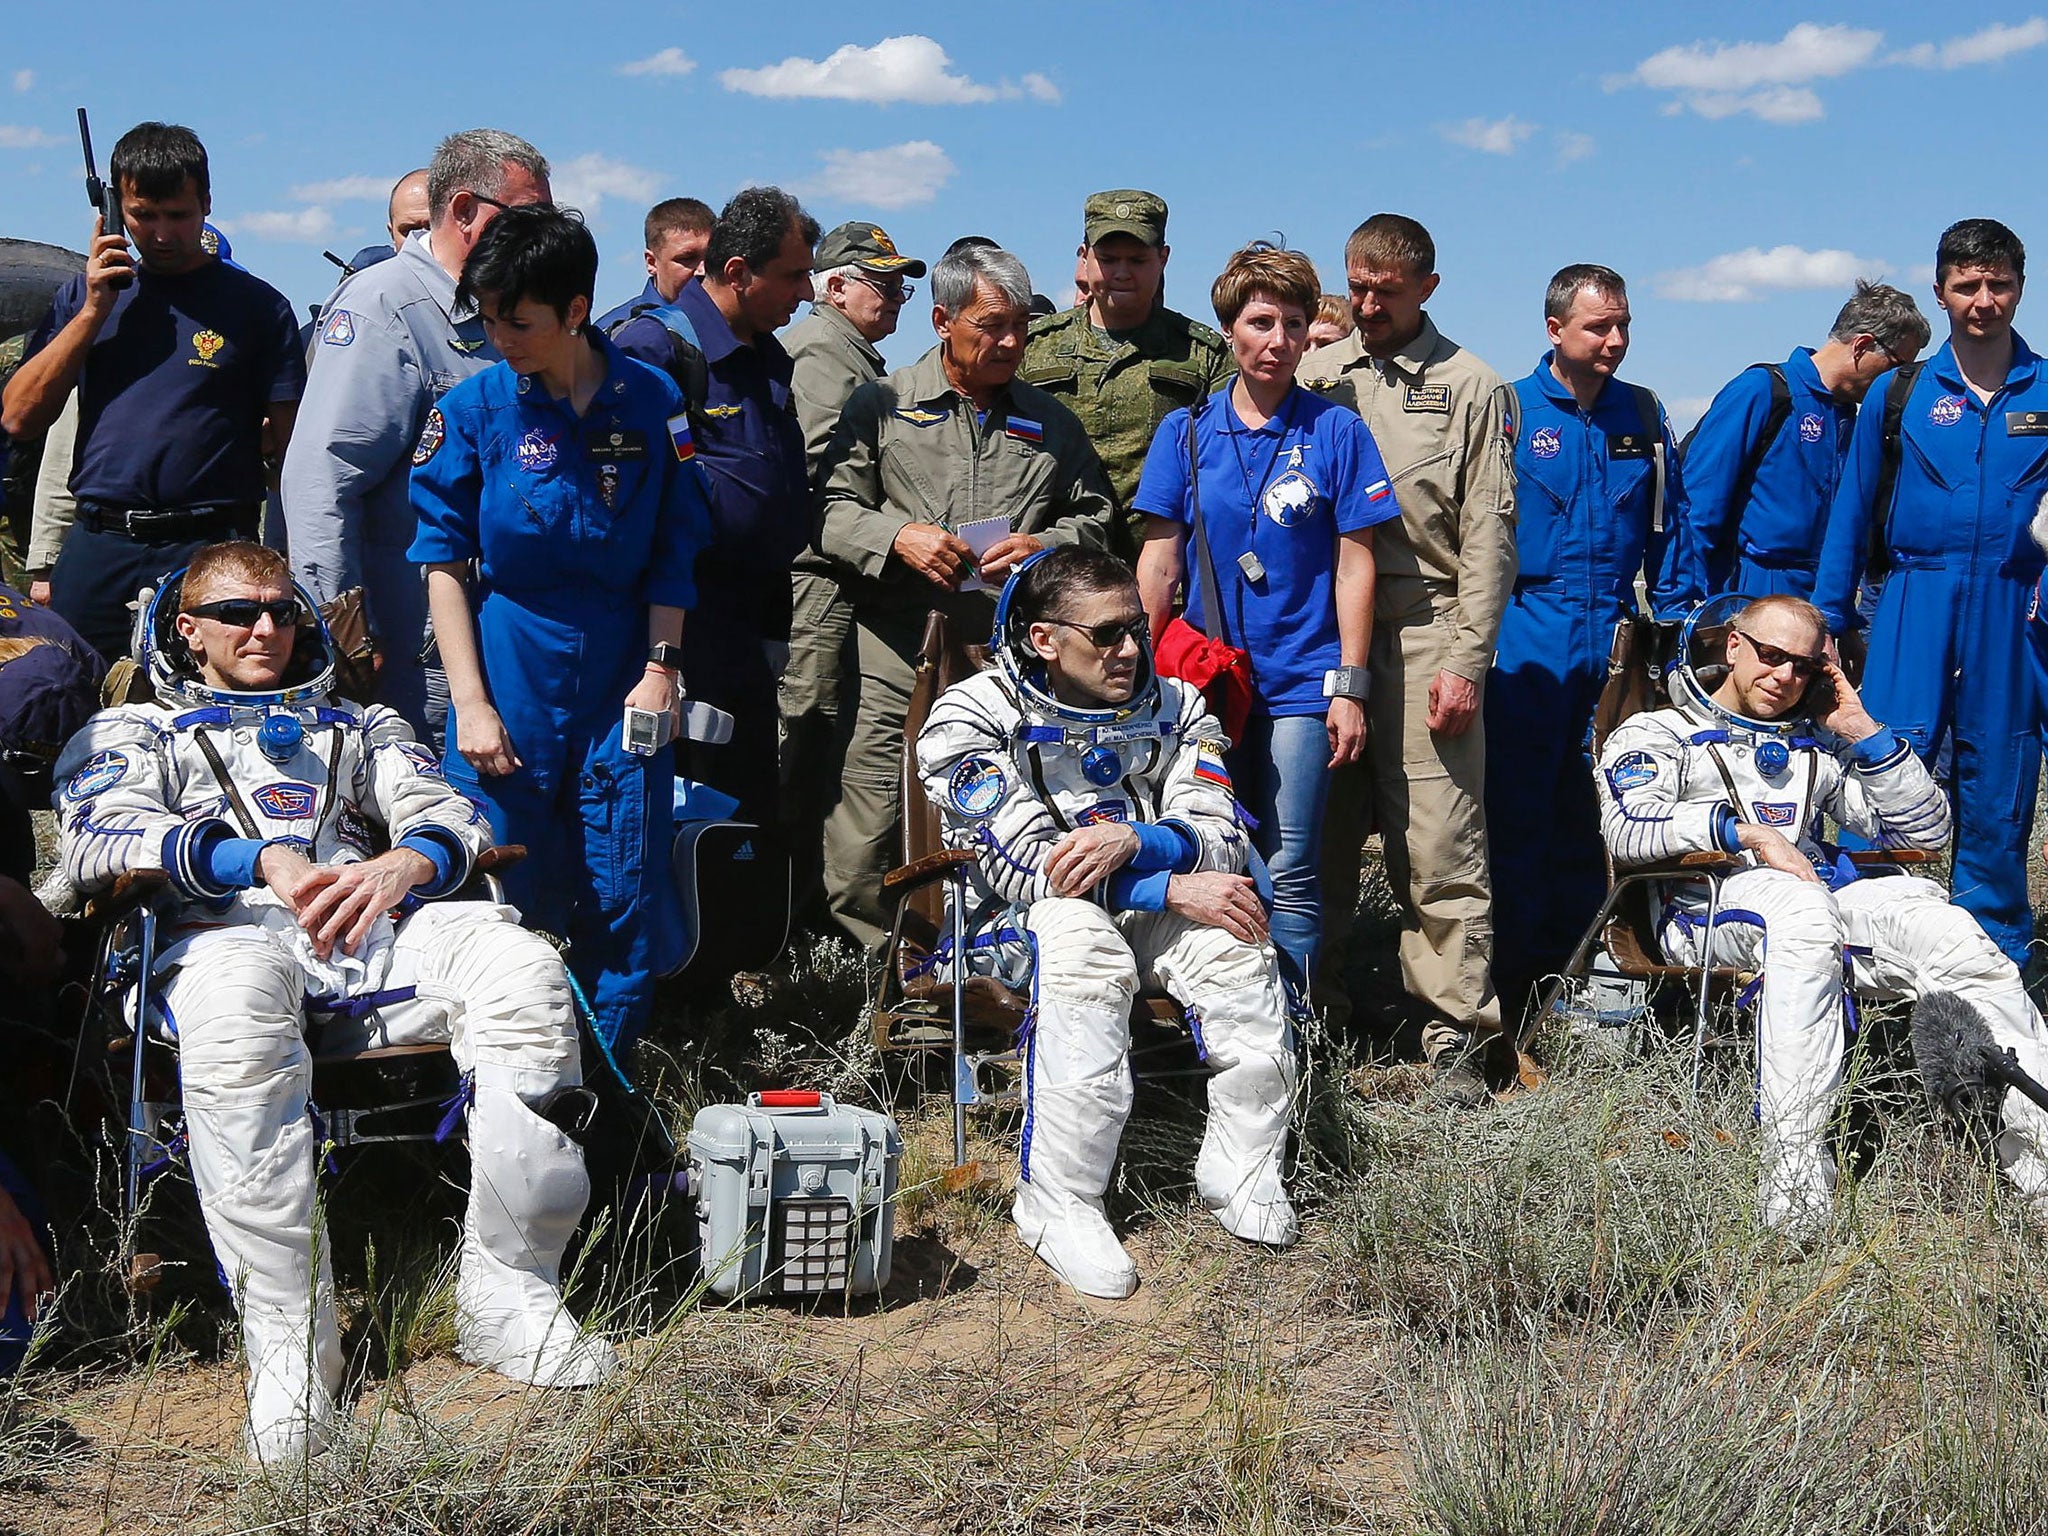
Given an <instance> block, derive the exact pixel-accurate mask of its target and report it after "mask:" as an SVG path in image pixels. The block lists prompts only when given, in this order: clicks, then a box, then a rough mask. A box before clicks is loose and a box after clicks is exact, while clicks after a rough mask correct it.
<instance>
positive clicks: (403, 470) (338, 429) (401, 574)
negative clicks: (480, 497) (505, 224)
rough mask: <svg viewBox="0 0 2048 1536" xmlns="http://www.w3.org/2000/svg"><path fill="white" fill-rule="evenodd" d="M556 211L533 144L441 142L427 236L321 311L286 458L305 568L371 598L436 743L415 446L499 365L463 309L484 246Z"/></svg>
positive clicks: (412, 239)
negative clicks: (466, 266) (519, 221)
mask: <svg viewBox="0 0 2048 1536" xmlns="http://www.w3.org/2000/svg"><path fill="white" fill-rule="evenodd" d="M551 199H552V193H551V191H550V188H549V185H548V163H547V161H546V159H545V158H543V157H542V155H541V153H540V151H539V150H537V149H535V148H534V147H533V146H532V145H531V144H529V143H527V142H526V140H524V139H522V138H518V137H516V136H515V135H513V134H509V133H504V132H501V131H499V130H498V129H495V128H472V129H470V130H468V131H467V132H464V133H456V134H451V135H449V137H448V138H446V139H444V140H442V141H441V147H440V148H439V149H437V150H435V151H434V158H433V162H432V163H431V164H430V165H429V166H428V167H427V216H428V224H427V227H426V228H425V229H423V230H416V231H414V232H413V233H412V234H411V235H408V236H407V237H406V240H405V244H404V246H403V247H402V248H401V249H400V250H399V252H398V254H397V255H396V256H395V257H393V258H392V259H391V260H390V261H383V262H379V263H378V264H377V265H375V266H373V267H369V268H367V269H365V270H364V271H361V272H356V273H353V274H351V275H350V276H348V277H345V278H343V279H342V281H341V286H340V287H338V288H336V289H335V290H334V293H333V294H332V295H331V296H330V297H329V298H328V300H327V302H326V303H325V304H324V305H322V306H321V309H320V336H319V340H318V341H317V342H316V343H315V344H314V347H313V356H312V371H311V373H310V374H309V376H308V379H307V384H306V398H305V400H304V402H303V403H302V404H301V405H300V408H299V429H298V431H297V432H295V433H294V434H293V438H292V445H291V448H290V450H289V451H288V452H287V453H286V455H285V461H284V478H283V482H282V487H281V497H282V500H283V503H284V517H285V526H286V528H287V530H288V531H289V537H290V541H291V555H292V565H293V568H294V570H295V571H296V573H297V575H298V577H299V579H300V580H301V581H303V582H304V583H305V584H306V586H307V587H308V589H310V590H311V592H312V594H313V597H314V600H315V601H316V602H323V603H324V602H327V601H328V600H330V599H331V598H333V597H334V596H335V595H336V594H337V593H340V592H344V591H346V590H348V589H349V588H350V587H361V588H362V589H363V596H364V601H365V606H366V608H367V611H368V614H369V620H370V628H371V630H372V632H373V633H374V634H375V636H376V638H377V644H378V649H379V651H380V652H381V653H382V655H383V668H382V671H381V672H380V673H379V676H378V693H379V698H380V700H381V702H383V703H384V704H387V705H389V706H390V707H391V708H392V709H394V710H396V711H397V712H398V713H399V714H401V715H403V716H404V717H405V720H406V723H407V724H409V725H410V726H411V727H412V728H413V730H414V731H415V732H416V733H418V734H419V736H420V738H421V739H422V740H427V739H432V740H433V742H434V743H435V745H436V746H437V747H438V746H439V744H440V740H441V729H442V726H443V724H444V723H445V720H446V717H447V696H448V695H447V684H446V682H445V680H441V679H440V677H439V673H440V669H439V667H438V666H435V667H433V668H432V674H433V677H432V679H431V680H430V677H429V669H428V667H427V665H426V662H425V658H424V657H423V654H422V653H423V652H424V651H425V650H426V648H427V643H428V641H427V603H426V594H425V590H424V588H423V587H422V586H421V583H420V574H419V568H418V567H417V566H415V565H414V564H413V563H412V561H411V560H409V559H407V558H406V550H407V548H408V546H410V545H411V543H412V538H413V532H414V529H413V512H412V502H411V501H410V499H409V498H408V494H407V489H408V485H409V483H410V479H411V474H412V456H413V450H414V446H415V445H416V444H417V443H418V442H419V436H420V428H421V426H422V425H423V424H424V423H425V421H426V418H427V412H428V411H429V410H430V409H432V408H433V405H434V402H435V401H437V400H439V399H440V398H441V396H442V395H444V394H446V393H447V392H448V391H449V390H450V389H452V388H454V386H455V385H457V384H459V383H461V382H462V381H463V380H464V379H466V378H468V377H469V376H470V375H472V374H474V373H479V372H481V371H482V370H483V369H485V368H487V367H489V366H490V365H491V364H492V363H494V362H496V361H497V360H498V350H497V348H495V347H493V346H492V345H491V344H490V341H489V340H488V339H487V338H486V337H485V335H484V327H483V321H482V320H481V319H480V318H478V316H477V313H476V311H475V310H474V309H461V310H458V309H457V307H456V303H455V283H456V279H458V278H459V277H460V276H461V275H462V264H463V262H464V261H465V260H466V259H467V258H468V256H469V252H470V248H471V247H472V246H474V245H475V244H476V242H477V239H478V237H479V236H481V235H482V234H483V232H484V227H485V226H486V225H488V224H489V223H490V222H491V220H492V219H494V218H496V217H497V216H498V210H499V209H501V208H508V207H519V206H522V205H524V204H527V203H545V202H549V201H551ZM430 693H431V695H432V697H433V702H432V704H431V706H430V704H429V695H430Z"/></svg>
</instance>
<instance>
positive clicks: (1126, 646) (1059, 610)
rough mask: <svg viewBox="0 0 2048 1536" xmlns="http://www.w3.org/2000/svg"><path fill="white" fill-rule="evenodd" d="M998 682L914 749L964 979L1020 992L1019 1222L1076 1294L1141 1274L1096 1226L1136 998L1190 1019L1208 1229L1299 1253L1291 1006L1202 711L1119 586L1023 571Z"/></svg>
mask: <svg viewBox="0 0 2048 1536" xmlns="http://www.w3.org/2000/svg"><path fill="white" fill-rule="evenodd" d="M995 649H996V653H997V660H998V666H997V668H996V669H994V670H991V671H987V672H983V673H981V674H979V675H977V676H975V677H972V678H969V679H967V680H966V681H964V682H961V683H959V684H956V685H955V686H954V687H952V688H949V689H947V690H946V692H945V693H944V694H942V695H941V696H940V697H939V699H938V700H937V702H936V703H934V704H933V706H932V711H931V715H930V717H929V719H928V721H927V722H926V725H925V728H924V731H923V733H922V734H921V735H920V736H919V737H918V742H917V766H918V773H919V775H920V777H921V778H922V780H923V782H924V785H925V789H926V792H927V794H928V795H929V796H930V798H931V801H932V803H933V804H934V805H936V806H938V807H939V808H940V810H941V813H942V815H943V817H944V820H945V825H946V830H947V841H948V843H949V844H950V845H951V846H953V847H957V848H971V849H973V850H975V851H976V852H977V853H978V854H979V855H980V857H979V859H978V861H977V862H976V863H975V865H973V866H972V867H971V868H970V870H969V873H968V893H967V899H968V900H969V902H970V903H971V904H972V905H971V907H970V910H969V913H968V925H967V926H968V933H969V953H970V957H971V958H970V961H969V966H970V969H973V970H976V971H981V972H987V973H993V974H997V975H1000V976H1002V977H1003V978H1004V979H1005V980H1007V981H1009V982H1011V983H1013V984H1021V983H1023V982H1024V980H1025V979H1026V978H1027V976H1028V978H1029V984H1030V986H1031V989H1032V1001H1031V1014H1030V1024H1029V1025H1028V1030H1027V1034H1026V1038H1025V1044H1024V1051H1025V1056H1024V1092H1025V1101H1026V1111H1025V1119H1024V1131H1023V1146H1022V1174H1021V1178H1020V1180H1019V1183H1018V1186H1017V1200H1016V1205H1015V1208H1014V1213H1013V1214H1014V1217H1015V1220H1016V1223H1017V1231H1018V1235H1019V1236H1020V1237H1022V1239H1023V1240H1024V1243H1025V1245H1026V1246H1027V1247H1029V1248H1030V1249H1031V1250H1032V1251H1033V1252H1034V1253H1036V1254H1037V1255H1038V1256H1039V1257H1040V1258H1041V1259H1043V1260H1044V1261H1045V1262H1046V1263H1047V1264H1049V1265H1050V1266H1051V1267H1052V1268H1053V1270H1054V1271H1055V1272H1056V1273H1057V1274H1058V1275H1059V1276H1060V1278H1061V1279H1063V1280H1065V1281H1066V1282H1067V1283H1068V1284H1069V1285H1071V1286H1072V1287H1073V1288H1074V1289H1075V1290H1077V1291H1080V1292H1082V1293H1083V1294H1085V1295H1090V1296H1106V1297H1123V1296H1128V1295H1129V1294H1130V1293H1131V1292H1132V1291H1133V1290H1134V1289H1135V1288H1136V1286H1137V1283H1138V1274H1137V1270H1136V1268H1135V1267H1134V1266H1133V1265H1132V1263H1131V1259H1130V1256H1129V1255H1128V1254H1127V1253H1126V1252H1125V1251H1124V1248H1123V1245H1122V1244H1121V1243H1120V1242H1119V1241H1118V1240H1117V1236H1116V1233H1115V1232H1114V1231H1113V1230H1112V1229H1111V1227H1110V1224H1109V1219H1108V1217H1107V1216H1106V1214H1105V1213H1104V1210H1103V1202H1102V1197H1103V1192H1104V1190H1106V1189H1107V1188H1108V1185H1109V1177H1110V1171H1111V1169H1112V1167H1113V1165H1114V1164H1115V1162H1116V1151H1117V1142H1118V1140H1119V1139H1120V1137H1121V1135H1122V1133H1123V1126H1124V1121H1125V1119H1126V1118H1127V1117H1128V1116H1129V1114H1130V1111H1131V1096H1132V1090H1131V1070H1130V1063H1129V1061H1128V1059H1127V1053H1128V1050H1129V1046H1130V1013H1131V1001H1132V999H1133V997H1134V996H1135V995H1136V993H1137V991H1138V985H1139V980H1140V978H1141V977H1142V978H1144V979H1146V980H1147V981H1150V982H1153V983H1155V984H1158V985H1163V986H1164V987H1165V988H1166V989H1167V991H1169V992H1170V993H1172V995H1173V996H1174V998H1175V999H1176V1000H1177V1001H1178V1002H1179V1003H1180V1004H1181V1005H1182V1006H1183V1007H1184V1008H1186V1009H1187V1012H1188V1018H1189V1020H1190V1022H1191V1024H1192V1025H1193V1027H1194V1030H1195V1034H1196V1040H1197V1044H1198V1047H1199V1048H1200V1050H1201V1051H1202V1052H1203V1054H1204V1057H1205V1059H1206V1061H1207V1063H1208V1066H1209V1069H1210V1071H1211V1073H1212V1074H1213V1076H1212V1077H1211V1078H1210V1080H1209V1118H1208V1127H1207V1131H1206V1133H1205V1135H1204V1136H1203V1138H1202V1147H1201V1153H1200V1155H1199V1156H1198V1157H1197V1159H1196V1162H1195V1187H1196V1192H1197V1194H1198V1196H1199V1198H1200V1199H1201V1201H1202V1203H1203V1204H1204V1205H1205V1206H1206V1207H1207V1208H1208V1209H1209V1210H1210V1211H1211V1212H1212V1213H1213V1214H1214V1215H1215V1217H1216V1219H1217V1220H1218V1221H1219V1222H1221V1223H1222V1225H1223V1227H1224V1229H1225V1230H1226V1231H1228V1232H1230V1233H1232V1234H1233V1235H1235V1236H1237V1237H1241V1238H1244V1239H1246V1240H1248V1241H1251V1242H1258V1243H1267V1244H1272V1245H1275V1246H1280V1245H1285V1244H1288V1243H1292V1242H1293V1241H1294V1240H1295V1237H1296V1236H1297V1235H1298V1227H1297V1225H1296V1222H1295V1216H1294V1208H1293V1206H1292V1205H1290V1204H1289V1202H1288V1199H1287V1192H1286V1189H1285V1188H1284V1187H1283V1186H1282V1183H1281V1178H1280V1164H1281V1156H1282V1153H1283V1152H1284V1150H1285V1147H1286V1142H1287V1121H1288V1111H1289V1108H1290V1105H1291V1101H1292V1097H1293V1093H1294V1085H1295V1061H1294V1042H1293V1036H1292V1030H1291V1027H1290V1021H1289V1016H1288V997H1287V994H1286V992H1285V990H1284V988H1283V985H1282V983H1281V979H1280V972H1279V968H1278V965H1277V963H1276V960H1275V956H1274V950H1273V946H1272V943H1271V941H1270V939H1269V937H1268V931H1267V915H1266V908H1265V906H1264V905H1263V903H1262V902H1261V900H1260V898H1259V893H1258V891H1257V890H1256V889H1255V888H1254V885H1253V882H1252V881H1251V880H1250V879H1249V878H1247V876H1246V875H1245V873H1244V870H1245V865H1246V851H1247V845H1246V841H1245V837H1244V833H1243V831H1242V829H1241V828H1240V826H1239V824H1238V819H1237V814H1236V809H1235V805H1234V802H1233V800H1232V797H1231V789H1230V777H1229V774H1228V773H1227V772H1226V771H1225V769H1224V766H1223V749H1224V740H1223V732H1222V730H1221V728H1220V727H1219V726H1218V725H1217V723H1216V722H1215V720H1214V719H1212V718H1211V717H1210V715H1209V713H1208V710H1207V708H1206V707H1205V706H1204V704H1203V701H1202V697H1201V695H1200V694H1199V693H1198V692H1196V691H1195V690H1194V689H1193V688H1190V687H1188V686H1186V685H1184V684H1182V683H1180V682H1178V681H1176V680H1174V679H1172V678H1161V677H1159V676H1157V675H1156V674H1155V673H1154V671H1153V669H1152V658H1151V651H1150V647H1149V644H1148V641H1147V636H1146V629H1145V610H1144V608H1143V606H1142V605H1141V604H1140V603H1139V601H1138V588H1137V583H1136V581H1135V580H1134V579H1133V578H1132V576H1131V573H1130V570H1129V568H1128V567H1126V566H1125V565H1123V564H1122V563H1121V562H1119V561H1118V560H1116V559H1115V558H1114V557H1113V556H1110V555H1107V554H1104V553H1102V552H1100V551H1090V550H1085V549H1078V548H1057V549H1053V550H1049V551H1047V552H1045V553H1043V554H1040V555H1036V556H1033V557H1032V558H1031V559H1030V560H1028V561H1026V562H1025V563H1024V564H1023V565H1021V566H1020V567H1018V569H1017V571H1016V573H1015V574H1014V575H1012V577H1011V578H1010V580H1009V582H1008V583H1007V584H1006V585H1005V587H1004V589H1003V593H1002V597H1001V599H1000V601H999V603H998V606H997V614H996V645H995Z"/></svg>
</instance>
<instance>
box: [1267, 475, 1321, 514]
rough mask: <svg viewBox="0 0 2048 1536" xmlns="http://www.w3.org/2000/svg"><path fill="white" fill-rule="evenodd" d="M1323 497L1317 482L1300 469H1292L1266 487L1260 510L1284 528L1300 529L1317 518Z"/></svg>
mask: <svg viewBox="0 0 2048 1536" xmlns="http://www.w3.org/2000/svg"><path fill="white" fill-rule="evenodd" d="M1321 495H1322V493H1321V492H1320V491H1318V490H1317V489H1316V483H1315V481H1313V480H1311V479H1309V477H1308V476H1307V475H1304V474H1303V473H1302V472H1301V471H1300V470H1298V469H1290V470H1289V471H1287V473H1286V474H1284V475H1282V476H1281V477H1280V478H1279V479H1278V480H1275V481H1274V482H1273V483H1272V484H1271V485H1269V486H1267V487H1266V494H1265V495H1263V496H1261V497H1260V498H1259V508H1260V510H1261V511H1263V512H1264V513H1265V514H1266V516H1268V517H1270V518H1271V519H1273V521H1274V522H1276V523H1278V524H1279V525H1280V526H1281V527H1282V528H1298V527H1300V526H1301V525H1302V524H1303V523H1305V522H1307V521H1308V520H1309V519H1310V518H1311V517H1313V516H1315V511H1316V502H1317V501H1318V500H1319V499H1320V498H1321Z"/></svg>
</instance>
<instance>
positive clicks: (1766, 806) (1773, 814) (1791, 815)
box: [1750, 800, 1799, 827]
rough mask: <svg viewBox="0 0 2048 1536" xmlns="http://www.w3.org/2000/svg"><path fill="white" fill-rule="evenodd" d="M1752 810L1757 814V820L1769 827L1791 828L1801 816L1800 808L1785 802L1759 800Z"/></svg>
mask: <svg viewBox="0 0 2048 1536" xmlns="http://www.w3.org/2000/svg"><path fill="white" fill-rule="evenodd" d="M1750 809H1751V810H1753V811H1755V812H1756V819H1757V820H1758V821H1760V822H1762V823H1763V824H1764V825H1765V826H1767V827H1789V826H1791V825H1792V822H1793V820H1794V819H1795V818H1796V817H1797V816H1798V814H1799V807H1798V806H1796V805H1790V804H1787V803H1786V802H1784V801H1766V800H1758V801H1755V802H1753V803H1752V804H1751V806H1750Z"/></svg>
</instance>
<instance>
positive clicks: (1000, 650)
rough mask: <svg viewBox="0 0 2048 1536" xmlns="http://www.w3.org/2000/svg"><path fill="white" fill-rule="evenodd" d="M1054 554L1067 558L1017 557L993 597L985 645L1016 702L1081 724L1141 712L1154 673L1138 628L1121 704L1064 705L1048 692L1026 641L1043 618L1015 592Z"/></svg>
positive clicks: (1151, 696)
mask: <svg viewBox="0 0 2048 1536" xmlns="http://www.w3.org/2000/svg"><path fill="white" fill-rule="evenodd" d="M1058 558H1072V555H1071V554H1070V553H1068V552H1067V551H1065V550H1063V549H1043V550H1040V551H1039V552H1038V553H1037V554H1034V555H1030V556H1027V557H1026V558H1025V559H1023V560H1021V561H1019V562H1018V564H1017V566H1016V568H1015V569H1013V570H1012V571H1011V572H1010V575H1009V579H1008V580H1006V581H1005V582H1004V583H1003V590H1002V592H1001V593H1000V594H999V595H998V596H997V598H996V622H995V634H994V637H993V644H992V646H991V649H993V650H994V652H995V656H996V665H997V666H998V667H1000V668H1001V669H1002V672H1003V675H1004V676H1005V677H1006V678H1008V679H1009V681H1010V685H1011V687H1013V688H1015V689H1016V691H1017V698H1018V701H1019V702H1020V703H1021V704H1023V705H1024V707H1025V709H1026V710H1027V711H1028V712H1030V713H1031V714H1033V715H1036V716H1038V717H1039V718H1041V719H1044V720H1048V721H1056V722H1059V723H1062V724H1067V725H1073V726H1083V727H1085V726H1098V725H1110V724H1115V723H1116V722H1118V721H1122V720H1128V719H1131V718H1132V717H1134V716H1137V715H1141V714H1144V713H1147V712H1148V711H1150V710H1151V709H1152V708H1153V706H1154V705H1155V704H1156V703H1157V701H1158V698H1159V672H1158V669H1157V667H1155V666H1154V665H1153V661H1152V639H1151V635H1150V633H1149V632H1148V631H1146V630H1144V629H1142V628H1141V629H1139V630H1138V631H1137V632H1136V633H1135V634H1134V635H1133V637H1132V638H1134V639H1135V640H1136V641H1137V645H1138V675H1137V682H1136V685H1135V686H1134V687H1133V688H1132V690H1131V696H1130V698H1128V699H1126V700H1125V701H1124V702H1123V703H1121V704H1102V705H1098V706H1095V707H1088V706H1084V705H1078V704H1070V703H1068V702H1067V701H1065V700H1064V699H1061V698H1059V697H1057V696H1056V695H1055V694H1054V693H1053V690H1052V688H1051V686H1050V684H1049V683H1048V682H1047V680H1046V675H1045V662H1044V660H1043V659H1042V658H1041V657H1040V656H1039V654H1038V652H1037V651H1036V650H1035V649H1034V648H1033V647H1032V644H1031V626H1032V624H1033V623H1036V622H1039V621H1041V620H1043V619H1044V618H1046V617H1047V616H1046V615H1044V614H1033V615H1028V616H1027V615H1026V614H1025V613H1024V612H1023V611H1022V609H1023V602H1024V599H1023V598H1022V597H1021V596H1020V594H1021V593H1023V592H1024V589H1025V579H1026V576H1027V574H1028V573H1029V572H1031V571H1033V570H1034V569H1037V568H1038V567H1039V566H1041V565H1042V564H1043V562H1045V561H1047V560H1053V559H1058Z"/></svg>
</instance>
